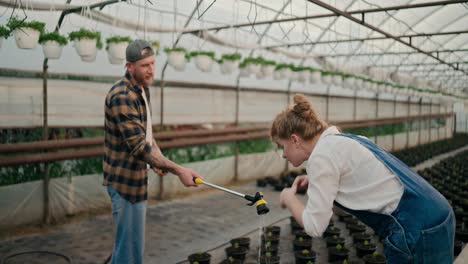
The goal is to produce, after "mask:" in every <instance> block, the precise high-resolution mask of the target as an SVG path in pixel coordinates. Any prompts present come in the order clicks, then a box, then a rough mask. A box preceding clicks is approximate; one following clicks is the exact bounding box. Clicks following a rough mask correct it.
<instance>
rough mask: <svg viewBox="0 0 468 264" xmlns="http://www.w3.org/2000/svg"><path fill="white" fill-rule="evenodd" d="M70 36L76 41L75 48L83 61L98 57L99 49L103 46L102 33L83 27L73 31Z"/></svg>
mask: <svg viewBox="0 0 468 264" xmlns="http://www.w3.org/2000/svg"><path fill="white" fill-rule="evenodd" d="M68 38H69V39H70V40H71V41H74V44H75V49H76V52H77V53H78V55H80V57H81V60H82V61H86V62H91V61H94V60H95V59H96V54H97V49H98V48H99V46H101V47H100V48H99V49H101V48H102V42H101V33H100V32H96V31H90V30H87V29H84V28H81V29H80V30H79V31H72V32H70V33H69V34H68Z"/></svg>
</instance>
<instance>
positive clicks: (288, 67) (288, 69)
mask: <svg viewBox="0 0 468 264" xmlns="http://www.w3.org/2000/svg"><path fill="white" fill-rule="evenodd" d="M292 68H294V65H292V64H284V63H283V64H278V65H276V67H275V72H278V73H279V74H278V75H277V78H278V79H277V80H280V79H289V78H290V77H291V75H292Z"/></svg>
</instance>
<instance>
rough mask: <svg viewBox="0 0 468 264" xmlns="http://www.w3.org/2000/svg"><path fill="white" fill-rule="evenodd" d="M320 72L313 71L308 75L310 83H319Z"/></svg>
mask: <svg viewBox="0 0 468 264" xmlns="http://www.w3.org/2000/svg"><path fill="white" fill-rule="evenodd" d="M320 76H321V74H320V72H318V71H314V72H311V73H310V83H318V82H320Z"/></svg>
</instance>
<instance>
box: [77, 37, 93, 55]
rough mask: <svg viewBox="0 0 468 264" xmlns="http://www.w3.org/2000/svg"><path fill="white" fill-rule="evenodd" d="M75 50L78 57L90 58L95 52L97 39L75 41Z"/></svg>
mask: <svg viewBox="0 0 468 264" xmlns="http://www.w3.org/2000/svg"><path fill="white" fill-rule="evenodd" d="M74 43H75V44H74V45H75V49H76V52H77V53H78V55H80V57H83V56H85V57H92V56H93V55H94V54H96V52H97V47H96V43H97V39H95V38H93V39H89V38H82V39H79V40H75V42H74Z"/></svg>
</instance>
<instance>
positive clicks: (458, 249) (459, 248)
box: [453, 240, 463, 256]
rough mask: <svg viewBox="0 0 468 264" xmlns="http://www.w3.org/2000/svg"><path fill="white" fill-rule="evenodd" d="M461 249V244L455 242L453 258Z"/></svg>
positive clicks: (457, 241) (458, 241)
mask: <svg viewBox="0 0 468 264" xmlns="http://www.w3.org/2000/svg"><path fill="white" fill-rule="evenodd" d="M462 248H463V242H461V241H460V240H455V247H454V248H453V254H454V255H455V256H458V255H460V253H461V251H462Z"/></svg>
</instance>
